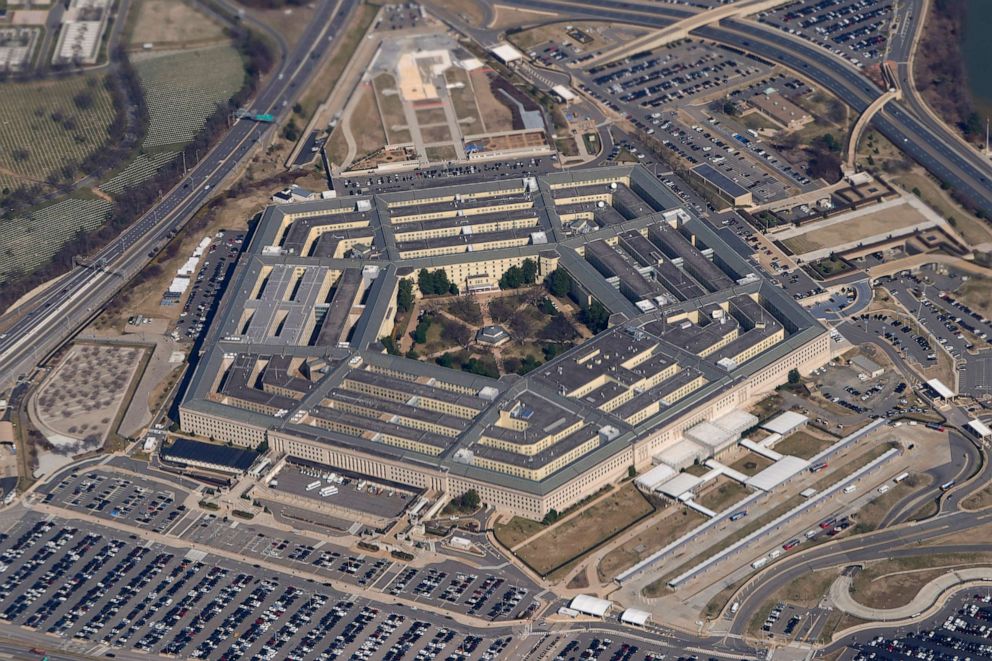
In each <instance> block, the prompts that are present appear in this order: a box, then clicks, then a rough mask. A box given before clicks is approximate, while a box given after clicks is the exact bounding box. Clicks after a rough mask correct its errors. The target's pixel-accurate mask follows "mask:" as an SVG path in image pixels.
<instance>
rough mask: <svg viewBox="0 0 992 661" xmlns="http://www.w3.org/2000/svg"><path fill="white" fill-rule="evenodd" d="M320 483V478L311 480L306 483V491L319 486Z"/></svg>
mask: <svg viewBox="0 0 992 661" xmlns="http://www.w3.org/2000/svg"><path fill="white" fill-rule="evenodd" d="M321 484H322V482H321V481H320V480H317V481H315V482H311V483H310V484H308V485H307V491H313V490H314V489H317V488H319V487H320V485H321Z"/></svg>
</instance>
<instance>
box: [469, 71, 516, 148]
mask: <svg viewBox="0 0 992 661" xmlns="http://www.w3.org/2000/svg"><path fill="white" fill-rule="evenodd" d="M469 76H470V77H471V78H472V88H473V89H475V101H476V103H477V104H478V106H479V113H480V114H481V116H482V124H483V126H484V127H485V131H486V132H487V133H496V132H499V131H512V130H513V116H512V115H511V114H510V109H509V108H507V107H506V106H505V105H504V104H503V103H501V102H500V101H499V100H498V99H497V98H496V97H495V96H493V92H492V90H491V89H490V87H489V78H488V76H487V75H486V70H485V69H476V70H475V71H473V72H471V73H470V74H469Z"/></svg>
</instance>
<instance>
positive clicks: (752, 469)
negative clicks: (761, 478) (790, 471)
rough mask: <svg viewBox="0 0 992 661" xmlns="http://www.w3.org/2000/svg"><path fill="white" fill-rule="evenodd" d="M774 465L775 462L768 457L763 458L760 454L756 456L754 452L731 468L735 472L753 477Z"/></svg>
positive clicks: (746, 455)
mask: <svg viewBox="0 0 992 661" xmlns="http://www.w3.org/2000/svg"><path fill="white" fill-rule="evenodd" d="M773 463H774V462H773V461H772V460H771V459H768V458H767V457H762V456H761V455H760V454H756V453H754V452H748V453H747V454H745V455H744V456H743V457H741V458H740V459H738V460H737V461H735V462H734V463H732V464H730V467H731V468H733V469H734V470H735V471H740V472H741V473H744V474H745V475H747V476H748V477H750V476H752V475H757V474H758V473H760V472H761V471H763V470H765V469H766V468H768V467H769V466H771V465H772V464H773Z"/></svg>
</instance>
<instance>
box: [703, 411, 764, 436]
mask: <svg viewBox="0 0 992 661" xmlns="http://www.w3.org/2000/svg"><path fill="white" fill-rule="evenodd" d="M713 424H714V425H716V426H717V427H720V428H721V429H726V430H727V431H729V432H733V433H734V434H740V433H741V432H743V431H746V430H748V429H750V428H751V427H753V426H755V425H756V424H758V416H756V415H752V414H750V413H748V412H747V411H742V410H741V409H734V410H733V411H731V412H730V413H725V414H724V415H721V416H720V417H719V418H717V419H716V420H714V421H713Z"/></svg>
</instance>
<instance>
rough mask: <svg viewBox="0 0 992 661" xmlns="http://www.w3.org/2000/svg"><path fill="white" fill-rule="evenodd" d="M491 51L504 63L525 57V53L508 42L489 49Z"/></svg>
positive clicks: (510, 62)
mask: <svg viewBox="0 0 992 661" xmlns="http://www.w3.org/2000/svg"><path fill="white" fill-rule="evenodd" d="M489 52H490V53H492V54H493V55H495V56H496V59H498V60H499V61H500V62H502V63H503V64H512V63H514V62H516V61H517V60H522V59H524V54H523V53H521V52H520V51H519V50H517V49H516V48H514V47H513V46H511V45H510V44H507V43H502V44H500V45H499V46H495V47H493V48H490V49H489Z"/></svg>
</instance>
